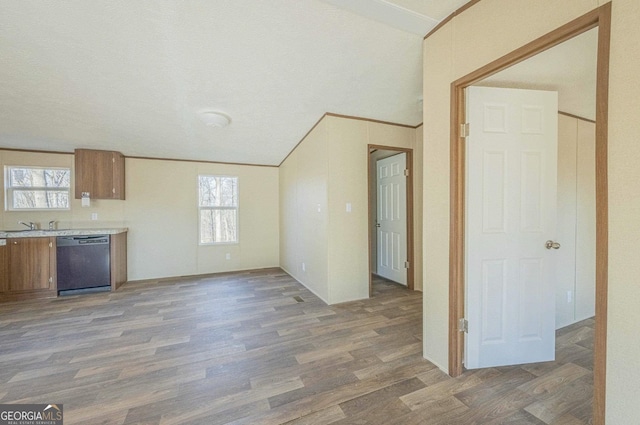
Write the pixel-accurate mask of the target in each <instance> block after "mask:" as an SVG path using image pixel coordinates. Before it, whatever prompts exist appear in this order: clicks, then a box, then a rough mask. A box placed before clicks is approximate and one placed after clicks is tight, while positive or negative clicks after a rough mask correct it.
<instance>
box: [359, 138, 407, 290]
mask: <svg viewBox="0 0 640 425" xmlns="http://www.w3.org/2000/svg"><path fill="white" fill-rule="evenodd" d="M372 149H377V150H385V151H397V152H398V153H403V152H404V153H405V154H406V155H407V170H409V176H408V178H407V261H409V268H407V288H409V289H410V290H412V291H413V288H414V285H415V282H414V280H415V279H414V278H415V276H414V272H415V258H414V256H415V255H414V244H413V242H414V241H413V239H414V238H413V228H414V227H413V149H411V148H401V147H397V146H383V145H371V144H369V145H367V211H368V213H369V214H368V216H369V217H368V218H367V220H368V222H369V226H368V228H367V230H368V235H367V238H368V239H369V261H368V263H369V298H371V296H372V295H373V282H372V279H371V274H372V271H371V266H372V263H371V252H372V250H373V241H372V240H371V229H373V226H374V223H373V220H372V215H373V214H372V211H371V198H372V197H373V194H372V193H371V179H372V178H373V176H372V175H371V168H370V167H369V164H370V161H371V150H372ZM376 255H377V251H376Z"/></svg>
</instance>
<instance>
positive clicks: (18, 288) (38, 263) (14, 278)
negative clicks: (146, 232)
mask: <svg viewBox="0 0 640 425" xmlns="http://www.w3.org/2000/svg"><path fill="white" fill-rule="evenodd" d="M0 240H3V241H5V245H0V301H12V300H24V299H33V298H49V297H56V296H57V295H58V291H57V270H56V238H55V237H42V238H8V239H0ZM110 240H111V248H110V264H111V290H112V291H115V290H116V289H118V288H119V287H120V286H121V285H122V284H124V283H126V282H127V233H126V232H122V233H118V234H114V235H111V236H110Z"/></svg>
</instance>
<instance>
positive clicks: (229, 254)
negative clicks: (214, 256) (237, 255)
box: [225, 252, 231, 260]
mask: <svg viewBox="0 0 640 425" xmlns="http://www.w3.org/2000/svg"><path fill="white" fill-rule="evenodd" d="M225 258H226V259H227V260H231V253H229V252H227V255H225Z"/></svg>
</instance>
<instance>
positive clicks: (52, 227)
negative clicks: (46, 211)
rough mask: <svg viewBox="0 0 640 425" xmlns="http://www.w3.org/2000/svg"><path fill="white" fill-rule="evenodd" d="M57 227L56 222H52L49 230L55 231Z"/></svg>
mask: <svg viewBox="0 0 640 425" xmlns="http://www.w3.org/2000/svg"><path fill="white" fill-rule="evenodd" d="M55 227H56V221H55V220H51V221H50V222H49V230H55Z"/></svg>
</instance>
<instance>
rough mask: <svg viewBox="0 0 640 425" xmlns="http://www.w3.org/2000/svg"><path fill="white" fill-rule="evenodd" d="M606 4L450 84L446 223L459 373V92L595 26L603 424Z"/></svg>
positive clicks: (597, 387) (598, 380)
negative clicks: (449, 145)
mask: <svg viewBox="0 0 640 425" xmlns="http://www.w3.org/2000/svg"><path fill="white" fill-rule="evenodd" d="M610 24H611V4H610V3H607V4H605V5H603V6H601V7H600V8H598V9H595V10H594V11H592V12H590V13H587V14H586V15H584V16H582V17H580V18H578V19H576V20H574V21H572V22H570V23H568V24H566V25H564V26H562V27H560V28H558V29H556V30H554V31H552V32H551V33H549V34H547V35H545V36H543V37H541V38H539V39H537V40H534V41H533V42H531V43H529V44H527V45H525V46H523V47H521V48H519V49H517V50H515V51H514V52H512V53H510V54H507V55H506V56H503V57H502V58H500V59H497V60H496V61H494V62H491V63H489V64H487V65H485V66H484V67H482V68H480V69H478V70H476V71H474V72H472V73H470V74H468V75H467V76H465V77H462V78H460V79H458V80H456V81H454V82H453V83H452V86H451V88H452V90H451V94H452V98H451V106H452V107H451V112H452V113H451V222H450V223H451V227H450V273H449V276H450V278H449V373H450V375H452V376H459V375H460V374H462V372H463V364H462V359H463V353H464V337H463V334H462V332H461V329H460V326H459V325H460V323H461V320H463V319H464V312H465V310H464V304H465V292H464V285H465V274H464V271H465V260H464V258H465V256H464V252H465V238H464V235H465V227H464V218H465V211H466V209H465V175H466V171H465V170H466V165H465V153H464V133H463V132H464V130H465V126H464V124H465V122H466V114H465V97H464V94H465V93H464V92H465V89H466V88H467V87H468V86H471V85H473V84H475V83H477V82H478V81H480V80H483V79H484V78H487V77H489V76H491V75H493V74H495V73H497V72H499V71H501V70H503V69H506V68H508V67H510V66H512V65H514V64H516V63H519V62H521V61H523V60H525V59H528V58H530V57H533V56H535V55H537V54H538V53H540V52H543V51H545V50H547V49H549V48H551V47H554V46H556V45H558V44H560V43H562V42H564V41H566V40H569V39H571V38H573V37H575V36H576V35H579V34H582V33H583V32H586V31H588V30H590V29H592V28H595V27H598V49H597V82H596V104H597V109H596V120H595V121H596V142H595V145H596V148H595V162H596V167H595V169H596V176H595V185H596V223H597V224H596V307H595V310H596V326H595V328H596V329H595V342H594V402H593V409H594V410H593V412H594V413H593V417H594V423H596V424H602V423H604V406H605V372H606V317H607V264H608V247H607V238H608V233H607V223H608V216H607V137H608V125H607V123H608V121H607V115H608V70H609V37H610Z"/></svg>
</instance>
